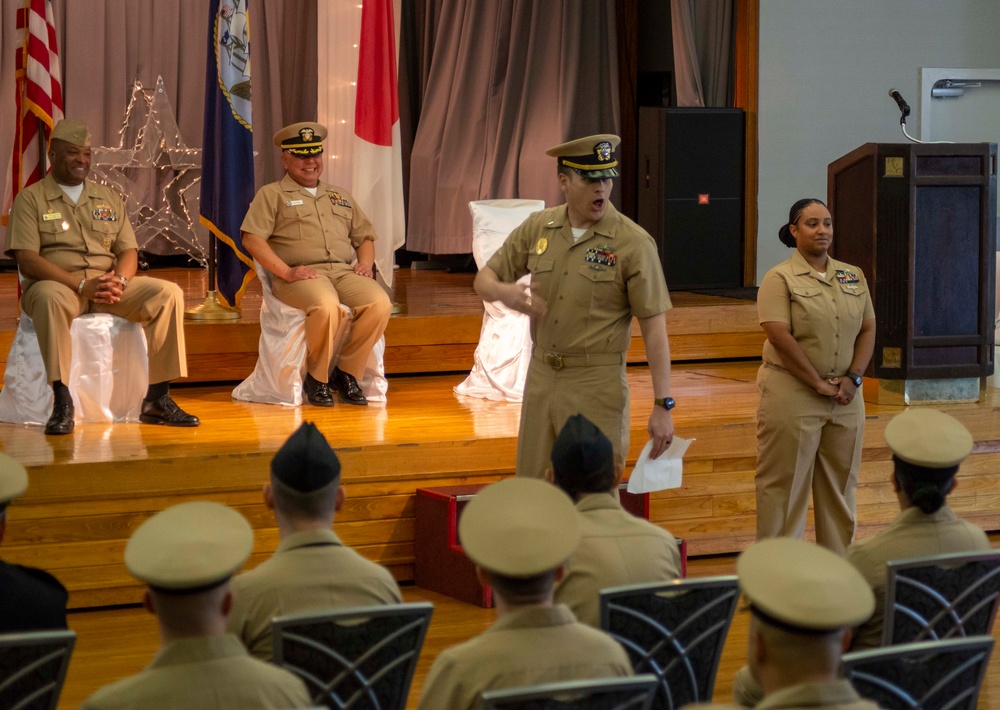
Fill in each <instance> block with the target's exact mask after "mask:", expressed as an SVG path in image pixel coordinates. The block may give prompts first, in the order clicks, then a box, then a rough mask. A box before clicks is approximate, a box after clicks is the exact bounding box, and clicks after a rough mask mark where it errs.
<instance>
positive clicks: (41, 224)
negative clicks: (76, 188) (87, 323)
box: [4, 173, 137, 290]
mask: <svg viewBox="0 0 1000 710" xmlns="http://www.w3.org/2000/svg"><path fill="white" fill-rule="evenodd" d="M136 248H137V247H136V241H135V232H133V231H132V225H131V224H130V223H129V221H128V213H127V212H126V210H125V203H124V202H123V201H122V198H121V197H120V196H119V195H118V193H117V192H115V191H114V190H112V189H111V188H110V187H107V186H105V185H99V184H97V183H94V182H90V181H89V180H87V181H84V183H83V192H81V193H80V200H79V201H78V202H77V204H75V205H74V204H73V203H72V202H70V199H69V198H68V197H67V196H66V193H64V192H63V191H62V188H61V187H59V184H58V183H57V182H56V181H55V178H53V177H52V174H51V173H49V174H48V175H46V176H45V177H44V178H43V179H42V180H40V181H38V182H36V183H35V184H33V185H30V186H28V187H26V188H25V189H24V190H22V191H21V192H19V193H18V194H17V198H16V199H15V200H14V205H13V207H12V208H11V211H10V221H9V223H8V225H7V240H6V244H5V246H4V251H5V253H7V254H8V255H10V254H11V253H12V252H13V251H14V250H15V249H26V250H28V251H33V252H37V253H38V254H40V255H41V256H43V257H45V258H46V259H47V260H48V261H50V262H52V263H53V264H55V265H56V266H58V267H60V268H62V269H64V270H65V271H68V272H70V273H81V272H83V271H90V272H94V273H95V274H97V273H106V272H107V271H109V270H110V269H111V267H112V265H113V264H114V261H115V259H116V257H117V256H118V255H119V254H121V253H123V252H125V251H127V250H129V249H136ZM33 283H34V281H31V280H27V279H26V280H25V283H24V289H25V290H27V289H28V288H29V287H30V286H31V284H33Z"/></svg>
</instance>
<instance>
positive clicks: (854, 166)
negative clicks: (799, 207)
mask: <svg viewBox="0 0 1000 710" xmlns="http://www.w3.org/2000/svg"><path fill="white" fill-rule="evenodd" d="M827 190H828V194H827V199H828V204H829V207H830V212H831V214H832V216H833V228H834V240H833V247H832V249H831V254H832V255H833V256H834V257H835V258H837V259H840V260H841V261H846V262H848V263H850V264H854V265H856V266H859V267H860V268H861V269H862V270H863V271H864V272H865V276H866V277H867V279H868V285H869V288H870V289H871V292H872V302H873V304H874V306H875V317H876V322H877V326H876V338H875V353H874V357H873V358H872V364H871V365H870V366H869V368H868V372H867V373H866V374H867V375H868V376H874V377H876V378H878V390H879V393H878V394H879V397H878V398H877V399H876V398H875V397H872V396H871V393H870V392H869V389H868V388H866V391H865V398H866V399H876V401H883V402H896V403H911V402H916V401H925V402H930V401H948V400H952V401H955V400H975V399H977V398H978V397H979V391H980V385H981V382H982V381H983V380H984V379H985V378H986V377H987V376H988V375H990V374H992V373H993V353H994V350H993V346H994V317H995V316H994V305H995V304H994V300H995V292H994V283H995V279H996V262H995V253H996V251H997V246H998V245H997V233H996V218H997V215H996V204H997V145H996V144H995V143H951V144H914V143H866V144H865V145H862V146H861V147H859V148H857V149H856V150H853V151H851V152H850V153H848V154H847V155H845V156H843V157H842V158H839V159H838V160H836V161H834V162H833V163H830V166H829V169H828V186H827Z"/></svg>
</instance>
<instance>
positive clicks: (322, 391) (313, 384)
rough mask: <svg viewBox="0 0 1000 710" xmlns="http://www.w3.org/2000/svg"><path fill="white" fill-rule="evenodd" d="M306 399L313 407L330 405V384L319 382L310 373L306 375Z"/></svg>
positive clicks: (331, 400)
mask: <svg viewBox="0 0 1000 710" xmlns="http://www.w3.org/2000/svg"><path fill="white" fill-rule="evenodd" d="M305 389H306V399H308V400H309V404H311V405H313V406H314V407H332V406H333V394H331V393H330V386H329V385H328V384H327V383H325V382H320V381H319V380H317V379H316V378H315V377H313V376H312V375H306V386H305Z"/></svg>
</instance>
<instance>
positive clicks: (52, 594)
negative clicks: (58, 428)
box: [0, 453, 69, 634]
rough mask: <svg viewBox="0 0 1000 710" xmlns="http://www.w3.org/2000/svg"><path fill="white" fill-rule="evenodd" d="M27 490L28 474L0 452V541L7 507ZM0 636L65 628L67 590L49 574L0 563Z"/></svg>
mask: <svg viewBox="0 0 1000 710" xmlns="http://www.w3.org/2000/svg"><path fill="white" fill-rule="evenodd" d="M27 489H28V472H27V471H25V470H24V466H22V465H21V464H20V463H18V462H17V461H15V460H14V459H12V458H11V457H10V456H8V455H7V454H3V453H0V541H2V540H3V534H4V532H5V530H6V528H7V507H8V506H9V505H10V502H11V501H12V500H14V499H15V498H19V497H20V496H22V495H24V492H25V491H26V490H27ZM0 596H2V599H3V601H2V602H0V633H3V634H11V633H17V632H21V631H46V630H50V629H65V628H66V600H67V598H68V596H69V595H68V594H67V593H66V588H65V587H64V586H63V585H62V584H60V583H59V580H57V579H56V578H55V577H53V576H52V575H51V574H49V573H48V572H43V571H42V570H40V569H35V568H34V567H23V566H21V565H11V564H7V563H6V562H4V561H3V560H0Z"/></svg>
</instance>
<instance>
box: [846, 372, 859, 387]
mask: <svg viewBox="0 0 1000 710" xmlns="http://www.w3.org/2000/svg"><path fill="white" fill-rule="evenodd" d="M847 379H849V380H850V381H851V382H853V383H854V386H855V387H860V386H861V375H859V374H858V373H856V372H848V373H847Z"/></svg>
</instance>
